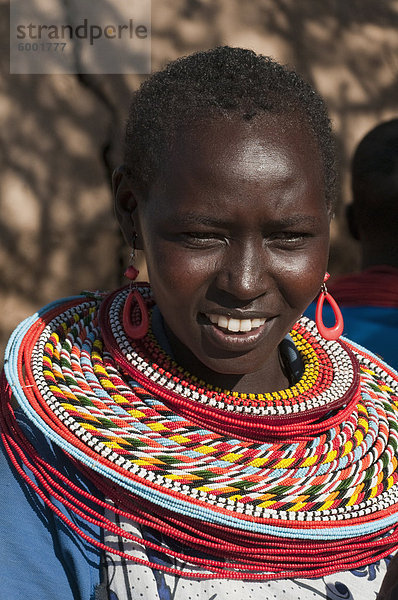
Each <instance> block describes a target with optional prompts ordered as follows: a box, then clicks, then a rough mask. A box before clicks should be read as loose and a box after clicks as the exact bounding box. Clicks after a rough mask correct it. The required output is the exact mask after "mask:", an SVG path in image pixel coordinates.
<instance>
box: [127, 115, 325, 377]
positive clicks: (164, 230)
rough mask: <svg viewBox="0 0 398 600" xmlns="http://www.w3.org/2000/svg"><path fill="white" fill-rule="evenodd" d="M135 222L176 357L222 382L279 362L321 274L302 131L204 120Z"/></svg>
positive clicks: (284, 119) (316, 167)
mask: <svg viewBox="0 0 398 600" xmlns="http://www.w3.org/2000/svg"><path fill="white" fill-rule="evenodd" d="M133 218H134V221H135V223H136V226H137V230H138V234H139V237H140V239H141V240H142V244H143V248H144V250H145V256H146V259H147V264H148V272H149V276H150V281H151V285H152V289H153V293H154V296H155V299H156V302H157V304H158V306H159V308H160V311H161V313H162V315H163V317H164V320H165V322H166V325H167V327H168V329H169V331H170V332H171V336H172V337H173V338H174V337H175V338H176V340H178V344H177V345H178V348H179V354H180V356H179V357H178V359H179V360H180V361H182V363H183V364H184V363H185V366H188V365H187V363H191V365H190V366H191V367H192V360H194V361H195V360H196V361H199V362H200V363H202V365H204V366H205V367H206V368H207V369H210V370H211V371H215V372H216V373H223V374H244V373H256V372H257V371H259V372H260V371H261V370H262V369H263V366H264V364H265V363H266V362H267V361H269V360H274V361H275V357H276V356H277V353H278V350H277V349H278V344H279V343H280V341H281V340H282V339H283V337H284V336H285V335H286V334H287V332H288V331H289V330H290V329H291V327H292V325H293V324H294V323H295V321H296V320H297V319H298V318H299V317H300V316H301V314H302V313H303V311H304V310H305V308H306V307H307V306H308V304H309V303H310V302H311V301H312V299H313V298H314V297H315V296H316V294H317V293H318V291H319V289H320V285H321V283H322V281H323V277H324V274H325V270H326V265H327V257H328V247H329V216H328V211H327V208H326V204H325V198H324V184H323V176H322V168H321V160H320V156H319V151H318V149H317V146H316V143H315V141H314V139H313V136H312V135H311V134H310V133H309V132H308V130H307V128H306V127H305V126H303V125H302V124H300V122H297V120H295V119H294V118H292V117H291V116H283V115H278V116H273V117H271V116H266V117H261V118H256V119H254V120H253V121H251V122H246V121H242V120H238V118H236V119H233V120H229V121H227V120H222V119H220V120H212V121H205V122H201V123H200V124H198V125H197V126H195V127H194V128H192V129H190V130H189V131H184V132H183V133H181V135H180V136H179V138H178V139H177V142H176V145H175V149H174V150H173V151H172V152H171V154H170V155H169V156H168V157H167V159H166V162H165V164H164V169H163V174H162V176H160V177H159V179H158V181H157V182H156V184H154V185H153V186H152V187H151V189H150V192H149V196H148V197H147V198H146V199H145V200H144V201H141V202H138V208H137V212H136V214H135V216H134V217H133ZM184 355H185V360H184ZM188 357H190V358H188ZM275 364H276V362H275Z"/></svg>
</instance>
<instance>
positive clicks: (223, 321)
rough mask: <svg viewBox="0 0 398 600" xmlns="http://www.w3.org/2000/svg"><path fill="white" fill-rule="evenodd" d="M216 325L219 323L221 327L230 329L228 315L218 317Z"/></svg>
mask: <svg viewBox="0 0 398 600" xmlns="http://www.w3.org/2000/svg"><path fill="white" fill-rule="evenodd" d="M216 325H218V326H219V327H224V328H225V329H228V319H227V317H218V318H217V321H216Z"/></svg>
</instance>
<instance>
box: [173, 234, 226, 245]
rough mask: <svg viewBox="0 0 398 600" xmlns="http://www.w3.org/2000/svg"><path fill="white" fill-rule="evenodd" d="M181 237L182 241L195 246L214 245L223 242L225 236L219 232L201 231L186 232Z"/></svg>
mask: <svg viewBox="0 0 398 600" xmlns="http://www.w3.org/2000/svg"><path fill="white" fill-rule="evenodd" d="M181 237H182V239H183V241H184V243H186V244H187V245H189V246H196V247H203V246H215V245H217V244H220V243H223V242H225V238H224V237H223V236H221V235H219V234H216V233H210V232H202V231H196V232H186V233H183V234H182V236H181Z"/></svg>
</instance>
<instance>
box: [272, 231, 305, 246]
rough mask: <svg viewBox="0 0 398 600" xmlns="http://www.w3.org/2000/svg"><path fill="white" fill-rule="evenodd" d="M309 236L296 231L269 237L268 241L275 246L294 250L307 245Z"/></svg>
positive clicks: (281, 232) (282, 232)
mask: <svg viewBox="0 0 398 600" xmlns="http://www.w3.org/2000/svg"><path fill="white" fill-rule="evenodd" d="M308 237H309V234H308V233H303V232H296V231H280V232H278V233H274V234H272V235H271V236H269V237H268V240H269V241H270V242H271V243H272V244H275V245H278V246H282V247H284V248H293V247H297V246H300V245H302V244H304V243H305V241H306V240H307V239H308Z"/></svg>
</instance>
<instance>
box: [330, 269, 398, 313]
mask: <svg viewBox="0 0 398 600" xmlns="http://www.w3.org/2000/svg"><path fill="white" fill-rule="evenodd" d="M328 291H329V292H330V293H331V295H332V296H333V298H334V299H335V300H336V302H337V303H338V304H341V305H342V306H382V307H383V306H384V307H394V308H398V269H396V268H394V267H389V266H387V265H377V266H376V267H370V268H369V269H366V270H365V271H362V272H360V273H349V274H348V275H343V276H342V277H339V278H338V279H336V280H335V281H334V282H333V283H330V284H328Z"/></svg>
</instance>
